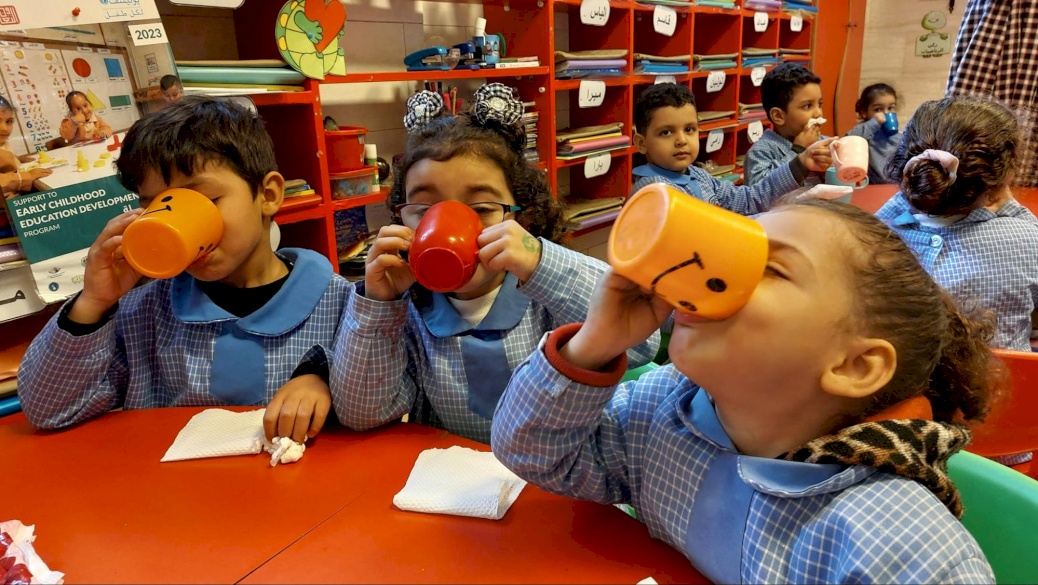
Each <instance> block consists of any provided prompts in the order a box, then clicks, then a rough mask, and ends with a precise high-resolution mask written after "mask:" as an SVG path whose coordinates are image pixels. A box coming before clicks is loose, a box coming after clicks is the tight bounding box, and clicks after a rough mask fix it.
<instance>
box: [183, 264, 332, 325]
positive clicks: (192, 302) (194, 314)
mask: <svg viewBox="0 0 1038 585" xmlns="http://www.w3.org/2000/svg"><path fill="white" fill-rule="evenodd" d="M277 253H278V255H279V256H282V257H284V258H285V259H287V260H288V261H290V262H292V264H293V268H292V272H290V273H289V275H288V280H287V281H285V284H284V285H283V286H282V287H281V290H279V291H278V292H277V294H275V295H274V296H273V298H271V299H270V300H269V301H268V302H267V304H265V305H263V306H262V307H260V308H259V309H258V310H256V312H254V313H252V314H251V315H246V316H245V317H242V318H241V319H239V318H238V317H235V316H234V315H232V314H230V313H228V312H227V311H225V310H223V309H221V308H220V307H219V306H217V305H216V304H215V303H213V301H211V300H210V299H209V297H208V296H206V294H205V293H203V292H202V290H201V288H199V286H198V281H196V280H195V279H194V277H192V276H191V275H189V274H187V273H186V272H185V273H183V274H180V275H179V276H177V277H175V278H174V279H173V284H172V286H171V287H170V302H171V303H172V305H173V314H174V315H175V316H176V317H177V319H179V320H180V321H182V322H184V323H217V322H221V321H235V320H236V321H237V326H238V327H239V328H240V329H243V330H245V331H248V332H249V333H252V334H254V335H263V336H268V337H274V336H278V335H283V334H285V333H287V332H288V331H291V330H292V329H294V328H295V327H297V326H298V325H299V324H300V323H302V322H303V321H304V320H306V318H307V317H309V316H310V314H311V313H313V311H314V308H316V307H317V303H318V302H320V300H321V297H323V296H324V293H325V291H326V290H327V288H328V283H329V282H330V281H331V279H332V267H331V264H329V263H328V259H327V258H326V257H324V256H322V255H321V254H318V253H317V252H314V251H312V250H304V249H301V248H282V249H281V250H278V252H277Z"/></svg>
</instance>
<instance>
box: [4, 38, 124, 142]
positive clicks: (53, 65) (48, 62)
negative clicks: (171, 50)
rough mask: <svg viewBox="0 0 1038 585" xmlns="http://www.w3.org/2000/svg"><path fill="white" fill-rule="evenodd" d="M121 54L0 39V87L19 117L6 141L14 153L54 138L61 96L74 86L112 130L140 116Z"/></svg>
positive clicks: (62, 111) (64, 111)
mask: <svg viewBox="0 0 1038 585" xmlns="http://www.w3.org/2000/svg"><path fill="white" fill-rule="evenodd" d="M115 51H118V53H116V52H115ZM122 53H123V51H121V50H119V49H114V50H111V49H105V48H102V49H97V48H92V47H83V46H81V47H78V49H77V48H76V47H75V46H74V45H69V44H58V43H50V42H48V43H37V42H18V41H0V75H2V77H3V86H2V88H0V90H2V92H3V94H2V95H4V96H5V97H7V98H8V99H9V100H10V101H11V103H12V104H13V105H14V107H15V117H16V118H17V120H18V128H16V129H15V131H14V132H13V133H12V134H11V138H10V139H9V140H8V143H9V144H10V146H11V149H12V150H13V151H14V152H15V153H17V154H26V153H28V152H35V151H37V150H39V149H41V148H44V147H45V145H46V144H47V142H48V141H50V140H52V139H54V138H57V137H58V136H59V133H58V128H59V127H60V125H61V121H62V120H63V119H65V117H66V116H68V106H67V105H66V104H65V96H66V95H68V93H69V92H70V91H74V90H75V91H81V92H83V93H84V94H85V95H86V96H87V99H88V100H89V101H90V104H91V106H92V107H93V110H94V112H95V113H96V114H97V115H98V116H99V117H100V118H102V119H103V120H104V121H105V122H106V123H108V124H109V125H110V126H111V127H112V128H113V129H114V130H116V131H121V130H125V129H127V128H129V127H130V126H131V125H132V124H133V123H134V122H135V121H136V120H137V119H138V118H139V117H140V114H139V112H138V109H137V107H136V105H135V103H134V100H133V83H132V81H131V79H130V72H128V71H127V63H126V57H125V55H124V54H122Z"/></svg>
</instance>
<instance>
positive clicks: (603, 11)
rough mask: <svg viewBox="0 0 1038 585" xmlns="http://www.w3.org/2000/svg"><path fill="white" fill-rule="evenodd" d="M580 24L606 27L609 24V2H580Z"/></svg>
mask: <svg viewBox="0 0 1038 585" xmlns="http://www.w3.org/2000/svg"><path fill="white" fill-rule="evenodd" d="M580 22H581V23H582V24H587V25H591V26H605V24H606V23H607V22H609V0H580Z"/></svg>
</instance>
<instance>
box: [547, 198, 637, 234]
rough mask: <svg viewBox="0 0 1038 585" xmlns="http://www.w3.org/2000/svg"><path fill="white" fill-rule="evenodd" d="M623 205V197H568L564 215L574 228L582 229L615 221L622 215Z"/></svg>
mask: <svg viewBox="0 0 1038 585" xmlns="http://www.w3.org/2000/svg"><path fill="white" fill-rule="evenodd" d="M623 205H624V198H623V197H602V198H601V199H567V200H566V205H565V207H564V208H563V210H562V217H563V218H564V219H565V220H566V221H568V222H570V224H571V225H572V227H573V228H574V229H578V230H582V229H587V228H589V227H594V226H596V225H601V224H603V223H608V222H610V221H613V220H614V219H616V216H618V215H620V209H621V208H622V207H623Z"/></svg>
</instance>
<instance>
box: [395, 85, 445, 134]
mask: <svg viewBox="0 0 1038 585" xmlns="http://www.w3.org/2000/svg"><path fill="white" fill-rule="evenodd" d="M442 111H443V98H442V97H440V94H438V93H436V92H434V91H428V90H423V91H420V92H418V93H416V94H414V95H412V96H411V97H409V98H407V113H406V114H404V128H407V131H408V132H418V131H419V130H421V129H422V128H423V127H425V125H426V124H428V123H429V122H432V121H433V120H434V119H436V118H437V117H438V116H439V115H440V112H442Z"/></svg>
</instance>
